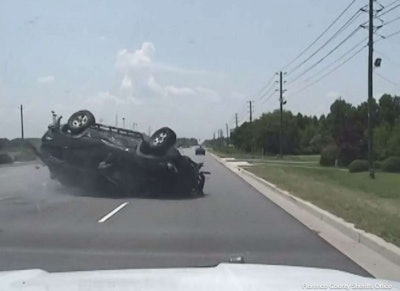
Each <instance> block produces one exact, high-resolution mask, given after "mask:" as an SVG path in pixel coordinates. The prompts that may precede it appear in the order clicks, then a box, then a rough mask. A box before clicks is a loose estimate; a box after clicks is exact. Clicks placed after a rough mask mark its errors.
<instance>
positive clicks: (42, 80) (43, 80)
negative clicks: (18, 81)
mask: <svg viewBox="0 0 400 291" xmlns="http://www.w3.org/2000/svg"><path fill="white" fill-rule="evenodd" d="M55 79H56V78H55V77H54V76H52V75H48V76H42V77H38V78H37V79H36V82H38V83H52V82H54V81H55Z"/></svg>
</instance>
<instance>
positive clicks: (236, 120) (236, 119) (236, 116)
mask: <svg viewBox="0 0 400 291" xmlns="http://www.w3.org/2000/svg"><path fill="white" fill-rule="evenodd" d="M235 125H236V128H238V114H237V113H235Z"/></svg>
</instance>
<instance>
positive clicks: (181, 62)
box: [0, 0, 400, 139]
mask: <svg viewBox="0 0 400 291" xmlns="http://www.w3.org/2000/svg"><path fill="white" fill-rule="evenodd" d="M391 2H392V1H389V0H381V1H380V3H382V4H383V5H385V4H389V3H391ZM349 3H350V1H349V0H335V1H328V0H324V1H322V0H303V1H294V0H281V1H225V0H224V1H222V0H221V1H208V0H207V1H205V0H204V1H99V0H97V1H47V0H46V1H45V0H42V1H28V0H27V1H1V3H0V43H1V45H0V122H1V124H2V126H1V127H0V136H7V137H10V138H12V137H16V136H18V134H19V119H18V118H19V116H18V111H17V107H18V105H19V104H21V103H22V104H24V106H25V108H26V112H25V115H26V118H25V119H26V126H25V127H26V135H27V136H40V135H41V134H42V132H43V131H44V130H45V128H46V126H47V124H48V123H49V121H50V110H52V109H55V110H56V112H57V113H59V114H62V115H63V116H65V118H67V117H68V116H69V114H71V113H72V112H74V111H76V110H79V109H81V108H87V109H89V110H91V111H93V112H94V113H95V115H96V116H97V118H98V120H99V119H101V120H102V122H104V123H110V124H114V123H115V121H114V120H115V115H116V114H118V116H119V117H122V116H124V117H125V118H126V125H127V127H130V126H131V124H132V123H133V122H136V123H137V124H138V127H139V129H140V130H142V131H146V132H147V131H148V128H149V127H151V129H152V130H155V129H156V128H157V127H161V126H164V125H167V126H170V127H172V128H174V129H175V130H176V131H177V133H178V135H181V136H196V137H199V138H202V139H203V138H206V137H211V136H212V133H213V131H215V130H216V129H217V128H224V126H225V123H226V122H228V123H229V124H230V126H232V125H233V116H234V113H235V112H238V113H239V116H240V120H241V121H243V120H244V118H246V103H245V102H246V100H249V99H252V100H255V115H256V116H259V115H260V114H261V113H262V112H266V111H271V110H274V109H275V108H277V107H278V102H277V97H276V96H274V97H273V98H271V99H270V100H269V101H268V102H266V103H265V104H262V102H261V101H260V100H259V98H258V97H259V96H258V95H256V92H257V91H258V90H259V89H260V88H261V87H262V86H263V85H264V84H265V83H266V82H267V81H268V80H269V79H270V77H271V76H272V75H273V74H274V73H275V72H276V71H278V70H280V69H281V68H282V67H283V66H284V65H285V64H286V63H287V62H289V61H290V60H291V59H293V58H294V57H295V56H296V55H297V54H298V53H299V52H300V51H301V50H302V49H303V48H304V47H306V46H307V45H308V44H310V43H311V42H312V41H313V40H314V39H315V38H316V37H317V36H318V35H319V34H320V33H321V32H322V31H323V29H325V28H326V27H327V26H328V25H329V24H330V23H331V22H332V21H333V19H334V18H335V17H336V16H337V15H338V14H339V13H340V12H341V11H342V10H343V9H344V8H345V7H346V6H347V5H348V4H349ZM366 3H367V1H365V0H358V1H356V2H355V3H354V5H353V6H352V7H351V8H350V9H349V11H348V13H346V14H345V15H344V17H343V19H341V21H339V22H338V24H337V26H334V27H333V28H332V31H331V33H333V32H334V31H336V30H337V29H338V28H339V27H340V25H341V24H343V23H344V22H345V21H346V20H347V19H348V18H350V17H351V15H353V14H354V12H355V11H357V9H359V8H360V7H362V6H363V5H365V4H366ZM399 15H400V9H397V10H394V11H393V12H392V13H388V14H387V15H385V16H384V17H383V18H384V19H386V20H390V19H393V18H395V17H398V16H399ZM366 20H367V14H365V13H361V14H360V16H359V17H358V18H357V21H355V22H354V23H353V26H351V27H349V28H348V30H346V31H344V32H343V33H342V34H340V35H339V36H338V38H337V39H336V40H335V41H332V43H331V44H330V45H328V46H327V47H326V48H325V49H324V50H322V51H321V54H320V55H317V56H315V58H313V59H311V60H310V62H308V63H307V64H305V65H304V66H303V67H301V68H300V69H299V70H298V71H296V72H295V73H293V74H292V75H291V74H290V67H289V68H288V73H289V75H288V77H287V79H288V81H290V78H292V77H295V76H296V75H297V74H298V73H301V72H302V70H303V69H306V68H307V67H308V65H311V64H312V63H313V62H315V61H316V60H318V59H319V58H320V57H322V56H323V55H324V54H326V53H327V52H328V51H329V50H330V49H331V48H333V47H334V46H335V45H336V44H337V43H339V42H340V40H341V39H343V38H344V37H345V36H346V35H348V34H349V33H350V32H351V31H352V29H353V28H355V27H356V26H357V25H358V24H361V23H362V22H364V21H366ZM399 28H400V21H399V22H394V23H392V24H391V25H390V26H389V25H388V26H387V27H384V28H382V29H381V30H380V31H379V33H381V34H384V35H385V34H388V33H390V32H392V31H397V30H399ZM328 36H329V35H328ZM328 36H327V37H328ZM366 36H367V31H366V30H364V29H360V30H359V31H358V32H357V33H356V34H355V35H354V37H352V38H351V39H349V41H348V42H346V43H345V44H344V45H343V46H342V47H341V48H340V49H338V50H337V51H336V52H335V53H333V54H332V55H331V56H330V58H327V59H326V63H322V64H321V66H317V67H316V68H315V69H314V70H313V71H312V72H316V71H318V69H319V68H322V67H323V66H324V64H328V63H330V62H331V61H334V60H335V58H337V57H339V56H340V55H341V53H343V52H345V51H346V50H348V49H349V48H351V47H352V46H354V45H355V44H356V43H357V42H359V41H360V40H362V39H363V38H364V37H366ZM378 38H379V37H377V39H378ZM325 39H326V38H325ZM322 42H323V39H322V40H321V43H322ZM317 47H318V44H317V45H316V48H317ZM376 49H377V50H378V51H380V52H383V53H384V54H385V55H387V56H388V57H390V61H389V60H388V59H386V58H385V57H383V59H384V60H383V63H382V68H380V69H379V73H381V74H382V75H384V76H386V77H388V78H390V79H391V80H393V81H395V82H398V83H400V78H399V71H400V66H399V64H400V59H399V57H398V53H396V52H398V51H399V49H400V36H395V37H393V38H391V39H387V40H382V41H379V42H377V43H376ZM311 52H312V49H311V50H310V53H311ZM376 55H378V53H377V54H376ZM306 56H307V54H305V55H304V56H303V58H301V59H304V58H305V57H306ZM301 59H300V60H299V61H301ZM366 61H367V51H366V50H365V51H363V52H362V53H360V54H359V55H358V56H357V57H355V58H354V59H352V60H351V61H350V62H349V63H347V64H346V65H344V66H343V67H341V68H340V69H338V70H337V71H336V72H335V73H333V74H331V75H330V76H329V77H327V78H326V79H324V80H323V81H321V82H319V83H317V84H316V85H315V86H312V87H310V88H309V89H308V90H305V91H303V92H301V93H299V94H294V92H295V91H296V90H297V89H298V88H302V87H303V86H304V85H305V84H307V83H305V82H304V80H302V79H303V78H300V80H298V82H296V83H293V86H292V87H289V89H288V92H287V94H286V98H287V100H288V103H287V108H288V109H290V110H293V111H295V112H299V111H300V112H302V113H305V114H321V113H326V112H328V111H329V105H330V104H331V102H332V101H333V100H334V99H335V98H337V97H338V96H342V97H343V98H345V99H346V100H348V101H350V102H352V103H354V104H359V103H360V102H362V101H363V100H365V99H366V93H367V91H366V88H367V87H366V80H367V74H366V68H367V62H366ZM310 73H311V71H310ZM305 77H306V76H305ZM289 83H290V82H289ZM289 83H288V85H290V84H289ZM374 91H375V95H376V96H379V94H381V93H383V92H388V93H392V94H394V93H398V94H399V93H400V92H399V91H400V88H399V87H396V86H394V85H391V84H389V83H387V82H385V81H382V80H380V79H379V78H375V90H374ZM120 125H121V122H120Z"/></svg>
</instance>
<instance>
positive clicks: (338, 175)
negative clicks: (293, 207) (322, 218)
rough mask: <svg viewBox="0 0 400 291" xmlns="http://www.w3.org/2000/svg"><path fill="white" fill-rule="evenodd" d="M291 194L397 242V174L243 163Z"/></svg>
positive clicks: (399, 226) (399, 196)
mask: <svg viewBox="0 0 400 291" xmlns="http://www.w3.org/2000/svg"><path fill="white" fill-rule="evenodd" d="M246 169H248V170H249V171H251V172H253V173H254V174H256V175H258V176H260V177H262V178H265V179H266V180H268V181H270V182H272V183H274V184H276V185H277V186H279V187H280V188H282V189H285V190H287V191H289V192H291V193H292V194H294V195H296V196H298V197H301V198H303V199H305V200H307V201H310V202H311V203H313V204H315V205H317V206H319V207H321V208H323V209H325V210H328V211H329V212H331V213H333V214H335V215H337V216H339V217H342V218H343V219H345V220H346V221H348V222H352V223H354V224H355V225H356V227H357V228H360V229H363V230H365V231H367V232H371V233H374V234H376V235H378V236H380V237H382V238H383V239H385V240H387V241H389V242H392V243H394V244H396V245H398V246H400V175H399V174H391V173H377V175H376V179H375V180H372V179H370V178H369V175H368V173H349V172H347V171H339V170H337V169H335V168H318V167H315V168H311V167H308V168H307V167H298V166H296V167H295V166H290V165H285V164H283V165H276V164H267V163H265V164H261V165H254V166H251V167H247V168H246Z"/></svg>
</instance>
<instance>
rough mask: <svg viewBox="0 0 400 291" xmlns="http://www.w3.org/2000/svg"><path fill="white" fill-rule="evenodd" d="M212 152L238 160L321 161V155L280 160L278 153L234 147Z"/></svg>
mask: <svg viewBox="0 0 400 291" xmlns="http://www.w3.org/2000/svg"><path fill="white" fill-rule="evenodd" d="M209 151H210V152H212V153H214V154H217V155H218V156H219V157H221V158H235V159H238V160H246V161H250V162H251V161H266V162H269V161H271V162H284V161H290V162H304V163H306V162H307V163H314V164H318V163H319V158H320V155H284V156H283V160H280V159H279V158H278V156H277V155H275V156H272V155H264V156H263V155H261V153H254V154H249V153H243V152H239V151H235V150H234V149H231V152H229V153H227V152H221V151H216V150H212V149H209Z"/></svg>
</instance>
